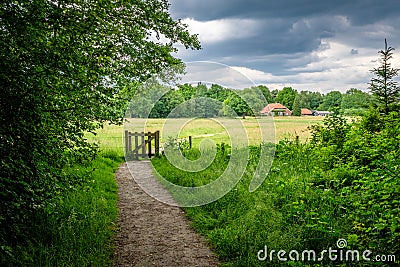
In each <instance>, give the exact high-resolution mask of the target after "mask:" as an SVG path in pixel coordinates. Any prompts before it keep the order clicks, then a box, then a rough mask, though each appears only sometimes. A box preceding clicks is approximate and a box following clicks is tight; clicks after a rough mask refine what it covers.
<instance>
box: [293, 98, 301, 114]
mask: <svg viewBox="0 0 400 267" xmlns="http://www.w3.org/2000/svg"><path fill="white" fill-rule="evenodd" d="M301 107H302V103H301V97H300V95H297V96H296V98H295V99H294V103H293V111H292V115H293V116H301Z"/></svg>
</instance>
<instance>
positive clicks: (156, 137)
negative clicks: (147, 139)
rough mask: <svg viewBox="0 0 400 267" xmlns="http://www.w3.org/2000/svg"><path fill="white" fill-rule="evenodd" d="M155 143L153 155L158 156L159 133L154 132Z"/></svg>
mask: <svg viewBox="0 0 400 267" xmlns="http://www.w3.org/2000/svg"><path fill="white" fill-rule="evenodd" d="M155 139H156V140H155V141H154V146H155V154H156V155H158V154H160V131H156V132H155Z"/></svg>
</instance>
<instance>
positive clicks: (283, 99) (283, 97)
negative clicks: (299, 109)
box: [275, 87, 297, 110]
mask: <svg viewBox="0 0 400 267" xmlns="http://www.w3.org/2000/svg"><path fill="white" fill-rule="evenodd" d="M296 95H297V91H296V90H294V89H293V88H292V87H284V88H283V89H282V90H281V91H279V92H278V94H277V95H276V98H275V102H277V103H281V104H282V105H284V106H286V107H287V108H288V109H290V110H292V109H293V103H294V100H295V98H296Z"/></svg>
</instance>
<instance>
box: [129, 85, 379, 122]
mask: <svg viewBox="0 0 400 267" xmlns="http://www.w3.org/2000/svg"><path fill="white" fill-rule="evenodd" d="M161 87H162V90H160V89H161ZM161 91H164V92H165V91H167V93H165V94H163V95H162V93H160V92H161ZM141 94H142V95H143V94H145V96H144V97H142V99H141V100H138V101H135V103H134V104H132V103H131V105H130V106H129V109H128V112H129V116H130V117H139V118H143V117H149V118H166V117H168V116H169V117H192V116H196V117H205V118H208V117H217V116H243V115H248V116H254V115H257V114H258V113H259V112H260V111H261V110H262V109H263V108H264V107H265V106H266V105H267V104H268V103H281V104H282V105H284V106H286V107H287V108H288V109H290V110H292V111H293V115H294V116H300V115H301V109H302V108H307V109H310V110H320V111H330V110H332V109H338V110H339V111H340V112H341V113H342V114H344V115H361V114H362V113H363V112H364V111H365V110H367V109H368V107H369V106H370V105H371V104H372V103H373V97H372V95H370V94H368V93H366V92H363V91H361V90H358V89H354V88H352V89H350V90H348V91H347V92H346V93H344V94H342V93H341V92H339V91H331V92H329V93H327V94H321V93H319V92H311V91H301V92H298V91H297V90H295V89H293V88H291V87H284V88H283V89H282V90H278V89H275V90H270V89H269V88H268V87H266V86H264V85H259V86H254V87H251V88H246V89H243V90H234V89H230V88H224V87H222V86H220V85H217V84H212V85H211V86H207V85H206V84H202V83H199V84H197V85H190V84H184V85H180V86H178V87H177V88H176V89H167V88H166V87H165V86H163V85H159V84H157V85H153V86H151V87H149V88H146V90H143V91H142V92H141ZM213 100H215V101H213ZM153 105H154V106H153ZM149 106H152V109H151V110H149V109H148V107H149Z"/></svg>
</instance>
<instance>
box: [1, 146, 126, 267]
mask: <svg viewBox="0 0 400 267" xmlns="http://www.w3.org/2000/svg"><path fill="white" fill-rule="evenodd" d="M121 162H122V158H121V156H120V155H119V154H118V153H117V152H112V151H108V152H102V153H101V154H100V155H99V156H98V157H97V158H96V159H95V160H94V161H93V162H92V163H91V164H90V165H89V166H86V167H82V166H77V167H76V168H75V171H76V172H77V173H75V174H74V175H88V176H87V177H85V178H86V179H85V181H86V182H84V183H83V184H82V185H81V186H78V187H77V188H74V189H71V190H70V191H67V192H66V193H64V194H62V195H58V196H55V197H54V200H53V201H52V202H51V204H49V205H48V206H47V207H46V208H45V209H42V210H40V211H39V212H38V213H37V214H36V215H35V218H34V220H33V221H32V225H31V229H30V233H29V234H30V236H29V239H28V240H27V241H25V242H21V243H20V244H19V245H17V246H16V247H14V248H8V255H7V257H4V258H2V260H1V262H0V263H1V265H2V266H110V265H111V259H112V255H113V235H114V233H115V230H116V229H115V227H116V226H115V222H116V219H117V186H116V182H115V180H114V172H115V170H116V169H117V167H118V165H119V164H120V163H121Z"/></svg>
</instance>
